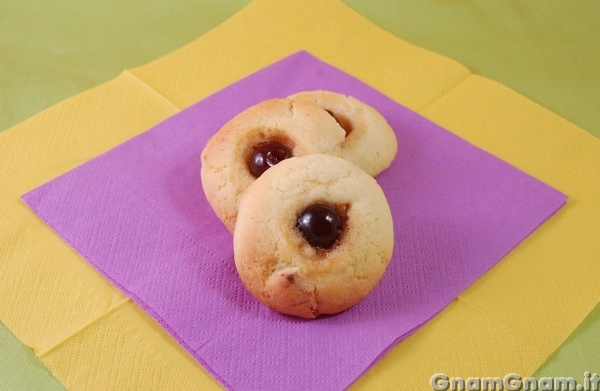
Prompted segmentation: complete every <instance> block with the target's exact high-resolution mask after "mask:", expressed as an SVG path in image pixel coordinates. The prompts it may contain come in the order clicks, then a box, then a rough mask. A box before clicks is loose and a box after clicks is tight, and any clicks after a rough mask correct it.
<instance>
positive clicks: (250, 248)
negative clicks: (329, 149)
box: [234, 154, 394, 318]
mask: <svg viewBox="0 0 600 391" xmlns="http://www.w3.org/2000/svg"><path fill="white" fill-rule="evenodd" d="M311 205H328V206H330V207H331V208H332V209H335V210H336V211H337V212H338V213H339V216H341V218H342V219H343V224H342V225H341V226H342V227H343V228H342V230H341V233H340V234H339V237H338V238H337V239H336V240H335V242H334V244H333V245H330V246H328V247H327V246H326V247H325V248H322V247H318V246H313V245H311V244H310V243H309V242H308V241H307V239H306V236H305V235H303V234H302V232H301V231H300V229H299V228H298V219H299V217H300V216H301V215H302V213H303V211H305V210H306V209H307V208H308V207H310V206H311ZM393 237H394V236H393V224H392V216H391V212H390V209H389V206H388V203H387V200H386V198H385V195H384V193H383V191H382V190H381V188H380V187H379V185H378V184H377V182H376V181H375V179H374V178H372V177H371V176H370V175H368V174H367V173H365V172H364V171H362V170H361V169H359V168H357V167H356V166H354V165H353V164H351V163H349V162H347V161H346V160H344V159H341V158H337V157H332V156H329V155H322V154H314V155H307V156H302V157H294V158H290V159H287V160H284V161H282V162H280V163H279V164H277V165H276V166H274V167H272V168H270V169H269V170H267V171H266V172H265V173H264V174H263V175H262V176H260V177H259V178H258V179H256V180H255V181H253V183H251V184H250V185H249V186H248V188H247V189H246V191H245V192H244V194H243V195H242V196H241V199H240V204H239V214H238V216H237V223H236V227H235V231H234V256H235V264H236V268H237V270H238V274H239V275H240V278H241V280H242V282H243V284H244V285H245V286H246V288H248V290H249V291H250V293H252V295H253V296H254V297H255V298H256V299H257V300H259V301H260V302H261V303H263V304H264V305H266V306H267V307H269V308H271V309H273V310H275V311H278V312H281V313H285V314H289V315H295V316H299V317H304V318H315V317H317V316H319V315H320V314H335V313H338V312H341V311H344V310H346V309H348V308H350V307H352V306H353V305H355V304H357V303H358V302H359V301H360V300H362V299H363V298H364V297H366V296H367V295H368V294H369V292H371V291H372V289H373V288H374V287H375V286H376V285H377V283H378V282H379V281H380V279H381V277H382V276H383V274H384V272H385V270H386V268H387V266H388V264H389V261H390V259H391V256H392V250H393V245H394V239H393Z"/></svg>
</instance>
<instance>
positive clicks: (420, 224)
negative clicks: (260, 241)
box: [23, 52, 566, 390]
mask: <svg viewBox="0 0 600 391" xmlns="http://www.w3.org/2000/svg"><path fill="white" fill-rule="evenodd" d="M312 89H328V90H333V91H338V92H341V93H346V94H350V95H353V96H355V97H357V98H358V99H361V100H363V101H365V102H367V103H369V104H371V105H373V106H374V107H375V108H377V109H378V110H379V111H380V112H381V113H382V114H383V115H384V116H385V117H386V118H387V120H388V122H389V123H390V125H391V126H392V127H393V128H394V130H395V132H396V135H397V137H398V144H399V146H400V150H399V153H398V156H397V157H396V160H395V161H394V163H393V164H392V166H391V167H390V168H389V169H388V170H387V171H385V172H384V173H382V174H381V175H380V176H379V177H378V178H377V179H378V181H379V183H380V184H381V186H382V188H383V190H384V191H385V193H386V196H387V198H388V201H389V204H390V206H391V209H392V212H393V217H394V229H395V238H396V242H395V250H394V255H393V259H392V261H391V264H390V267H389V269H388V271H387V272H386V274H385V276H384V278H383V280H382V281H381V283H380V284H379V285H378V287H377V288H376V289H375V290H374V291H373V292H372V294H371V295H370V296H368V297H367V298H366V299H365V300H364V301H362V302H361V303H360V304H358V305H357V306H356V307H354V308H352V309H350V310H349V311H346V312H344V313H342V314H339V315H336V316H331V317H324V318H319V319H317V320H313V321H305V320H301V319H296V318H292V317H288V316H284V315H280V314H277V313H273V312H271V311H270V310H268V309H266V308H264V307H262V306H261V305H260V304H258V303H257V302H256V301H255V300H254V299H253V298H252V297H251V296H250V295H249V294H248V293H247V292H246V290H245V288H244V287H243V286H242V284H241V283H240V281H239V279H238V277H237V274H236V271H235V265H234V262H233V250H232V237H231V235H230V234H229V233H228V232H227V230H226V229H225V227H224V226H223V225H222V224H221V223H220V221H219V220H218V219H217V218H216V217H215V214H214V213H213V211H212V210H211V208H210V206H209V205H208V203H207V201H206V199H205V197H204V194H203V191H202V187H201V184H200V176H199V175H200V174H199V172H200V158H199V157H200V151H201V150H202V148H203V147H204V145H205V143H206V141H207V140H208V139H209V137H210V136H212V135H213V134H214V133H215V132H216V131H217V130H218V129H219V128H220V127H221V126H222V125H223V124H224V123H225V122H226V121H227V120H229V119H230V118H231V117H232V116H234V115H235V114H237V113H238V112H240V111H242V110H243V109H245V108H247V107H249V106H251V105H253V104H255V103H258V102H259V101H262V100H264V99H267V98H272V97H283V96H287V95H289V94H292V93H295V92H298V91H302V90H312ZM23 198H24V200H25V201H26V202H27V203H28V204H29V205H30V207H31V208H32V209H33V210H35V212H36V213H37V214H38V215H39V216H40V217H41V218H42V219H43V220H44V221H46V222H47V223H48V224H49V225H50V226H51V227H52V228H53V229H54V230H55V231H56V232H57V233H58V234H59V235H60V236H62V238H64V240H66V241H67V242H68V243H69V244H70V245H71V246H72V247H73V248H75V249H76V250H77V251H78V252H79V253H80V254H81V255H82V256H83V257H85V259H87V260H88V261H89V262H90V263H91V264H92V265H93V266H94V267H96V269H98V270H99V271H100V272H101V273H102V274H103V275H104V276H106V278H108V279H109V280H110V281H112V282H113V283H114V284H115V285H116V286H118V287H119V288H120V289H121V290H122V291H123V292H125V293H126V294H127V295H129V296H130V297H131V298H132V299H133V300H135V301H136V302H137V303H138V304H139V305H140V306H142V307H143V308H144V309H145V310H146V311H147V312H148V313H149V314H150V315H152V316H153V317H154V318H155V319H156V320H157V321H158V322H159V323H160V324H161V325H162V326H163V327H164V328H165V329H166V330H167V331H168V332H170V333H171V334H172V335H173V337H174V338H175V339H176V340H177V341H179V342H180V343H181V344H182V345H183V346H184V347H185V348H186V349H187V350H188V351H189V352H190V353H191V354H192V355H193V356H194V357H195V358H196V359H197V360H198V361H200V362H201V363H202V364H203V365H204V366H205V367H206V368H207V369H208V370H209V371H210V372H211V373H212V374H213V375H214V376H215V377H216V378H217V379H218V380H219V381H220V382H221V383H222V384H223V385H224V386H226V387H227V388H229V389H235V390H283V389H285V390H325V389H327V390H335V389H343V388H346V387H348V386H349V385H350V384H351V383H352V382H353V381H355V380H356V379H357V378H358V377H359V376H360V375H361V374H362V373H363V372H364V371H365V370H366V369H367V368H368V367H369V366H371V365H372V364H373V362H374V361H375V360H377V358H378V357H380V356H381V355H382V354H383V353H384V352H385V351H386V350H388V349H389V348H390V347H391V346H393V345H394V344H396V343H397V342H398V341H400V340H402V339H403V338H405V337H406V336H407V335H408V334H409V333H411V332H412V331H413V330H415V329H416V328H418V327H420V326H421V325H422V324H423V323H424V322H426V321H427V320H428V319H430V318H431V317H432V316H434V315H435V314H436V313H438V312H439V311H440V310H442V309H443V308H444V307H445V306H446V305H447V304H449V303H450V302H451V301H452V300H453V299H454V298H456V296H457V295H458V294H459V293H461V292H462V291H463V290H464V289H465V288H467V287H468V286H469V285H470V284H471V283H473V282H474V281H475V280H476V279H477V278H478V277H480V276H481V275H482V274H483V273H485V272H486V271H487V270H488V269H490V268H491V267H492V266H493V265H494V264H495V263H496V262H498V261H499V260H500V259H501V258H502V257H503V256H504V255H505V254H507V253H508V252H509V251H510V250H511V249H512V248H513V247H515V246H516V245H517V244H518V243H519V242H520V241H521V240H523V239H524V238H525V237H526V236H527V235H528V234H530V233H531V232H532V231H534V230H535V229H536V227H538V226H539V225H540V224H542V223H543V222H544V221H545V220H546V219H548V218H549V217H550V216H551V215H552V214H554V213H555V212H556V211H557V210H558V209H559V208H560V207H561V206H562V205H563V204H564V203H565V201H566V197H565V196H564V195H563V194H561V193H559V192H557V191H556V190H554V189H552V188H550V187H548V186H547V185H545V184H543V183H541V182H539V181H538V180H536V179H534V178H532V177H531V176H529V175H527V174H525V173H523V172H521V171H519V170H517V169H516V168H514V167H512V166H510V165H509V164H507V163H505V162H503V161H501V160H499V159H497V158H495V157H493V156H492V155H490V154H488V153H486V152H485V151H482V150H480V149H478V148H476V147H474V146H473V145H470V144H468V143H467V142H465V141H463V140H462V139H460V138H458V137H457V136H455V135H453V134H451V133H450V132H448V131H446V130H444V129H442V128H441V127H439V126H438V125H436V124H434V123H432V122H430V121H429V120H427V119H424V118H422V117H421V116H419V115H418V114H416V113H414V112H412V111H410V110H408V109H406V108H405V107H403V106H401V105H399V104H398V103H396V102H394V101H392V100H391V99H389V98H387V97H386V96H384V95H382V94H381V93H379V92H377V91H376V90H374V89H372V88H371V87H369V86H367V85H365V84H363V83H362V82H360V81H359V80H357V79H355V78H353V77H351V76H349V75H347V74H345V73H343V72H341V71H340V70H338V69H335V68H333V67H332V66H330V65H328V64H325V63H323V62H321V61H319V60H318V59H316V58H314V57H312V56H311V55H310V54H308V53H306V52H300V53H297V54H294V55H292V56H290V57H287V58H285V59H283V60H281V61H279V62H277V63H276V64H274V65H271V66H269V67H267V68H265V69H263V70H261V71H259V72H257V73H255V74H253V75H251V76H249V77H247V78H245V79H243V80H241V81H239V82H237V83H235V84H233V85H231V86H229V87H227V88H225V89H223V90H221V91H220V92H218V93H216V94H214V95H212V96H210V97H208V98H207V99H205V100H203V101H201V102H199V103H197V104H195V105H193V106H192V107H190V108H188V109H186V110H183V111H182V112H180V113H179V114H177V115H175V116H173V117H171V118H169V119H168V120H166V121H164V122H163V123H161V124H159V125H157V126H156V127H154V128H153V129H151V130H149V131H148V132H146V133H144V134H141V135H139V136H138V137H135V138H133V139H132V140H129V141H127V142H125V143H123V144H121V145H119V146H118V147H116V148H114V149H113V150H111V151H109V152H107V153H105V154H103V155H101V156H99V157H98V158H96V159H93V160H91V161H89V162H87V163H85V164H83V165H82V166H80V167H78V168H76V169H74V170H72V171H70V172H68V173H66V174H64V175H62V176H61V177H59V178H57V179H55V180H53V181H51V182H49V183H47V184H45V185H43V186H41V187H39V188H37V189H35V190H33V191H31V192H29V193H27V194H26V195H24V196H23ZM259 234H260V233H259Z"/></svg>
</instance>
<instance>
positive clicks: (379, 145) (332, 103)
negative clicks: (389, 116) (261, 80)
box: [288, 90, 398, 176]
mask: <svg viewBox="0 0 600 391" xmlns="http://www.w3.org/2000/svg"><path fill="white" fill-rule="evenodd" d="M288 98H290V99H293V100H294V101H296V102H297V101H308V102H312V103H314V104H316V105H318V106H320V107H322V108H323V109H324V110H325V111H327V112H328V113H329V114H330V115H331V116H332V117H334V118H335V119H336V121H337V122H338V123H339V124H340V126H341V127H342V128H343V129H344V130H345V132H346V138H345V140H344V142H343V143H342V145H341V149H342V157H343V158H344V159H346V160H348V161H349V162H351V163H353V164H355V165H357V166H358V167H360V168H361V169H363V170H364V171H365V172H367V173H368V174H369V175H371V176H376V175H378V174H379V173H381V172H382V171H383V170H385V169H386V168H388V167H389V166H390V164H391V163H392V160H394V157H395V156H396V153H397V151H398V142H397V140H396V135H395V134H394V131H393V130H392V128H391V127H390V125H389V124H388V123H387V121H386V120H385V118H384V117H383V116H382V115H381V114H380V113H379V111H377V110H376V109H375V108H373V107H371V106H369V105H368V104H366V103H364V102H362V101H360V100H358V99H356V98H354V97H351V96H347V95H342V94H338V93H336V92H332V91H322V90H317V91H304V92H299V93H297V94H294V95H291V96H289V97H288Z"/></svg>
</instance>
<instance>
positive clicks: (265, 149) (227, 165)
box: [200, 98, 344, 232]
mask: <svg viewBox="0 0 600 391" xmlns="http://www.w3.org/2000/svg"><path fill="white" fill-rule="evenodd" d="M343 140H344V131H343V130H342V129H341V128H340V127H339V125H338V124H337V122H336V121H335V120H334V119H333V118H332V117H331V116H330V115H328V114H327V113H326V112H325V111H323V110H322V109H321V108H320V107H318V106H316V105H315V104H313V103H310V102H305V101H293V100H291V99H285V98H282V99H270V100H266V101H263V102H261V103H258V104H257V105H255V106H252V107H250V108H248V109H246V110H244V111H243V112H241V113H239V114H238V115H236V116H235V117H234V118H232V119H231V120H230V121H229V122H227V123H226V124H225V125H224V126H223V127H222V128H221V129H219V131H218V132H217V133H216V134H215V135H214V136H213V137H212V138H211V139H210V140H209V141H208V142H207V144H206V146H205V148H204V149H203V151H202V154H201V162H202V167H201V172H200V173H201V179H202V187H203V189H204V194H205V195H206V198H207V200H208V202H209V203H210V205H211V207H212V208H213V209H214V211H215V213H216V214H217V216H218V217H219V218H220V219H221V221H223V223H224V224H225V226H226V227H227V229H229V231H230V232H233V228H234V226H235V221H236V216H237V213H238V212H237V211H238V199H239V196H240V194H242V192H243V191H244V190H245V189H246V187H248V185H250V184H251V183H252V182H254V180H255V179H256V178H257V177H259V176H260V175H261V174H262V173H263V172H264V171H265V170H267V169H268V168H269V167H271V166H273V165H275V164H277V163H278V162H279V161H281V160H284V159H287V158H289V157H292V156H303V155H308V154H314V153H325V154H332V155H340V153H341V152H340V145H341V144H342V142H343Z"/></svg>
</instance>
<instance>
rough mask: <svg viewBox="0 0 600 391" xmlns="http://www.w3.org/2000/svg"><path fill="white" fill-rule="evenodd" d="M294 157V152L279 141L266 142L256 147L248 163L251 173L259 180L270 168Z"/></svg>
mask: <svg viewBox="0 0 600 391" xmlns="http://www.w3.org/2000/svg"><path fill="white" fill-rule="evenodd" d="M290 157H292V151H290V149H289V148H288V147H286V146H285V145H283V144H282V143H280V142H278V141H265V142H262V143H260V144H258V145H257V146H255V147H254V152H253V153H252V156H250V160H249V161H248V169H249V170H250V173H251V174H252V175H253V176H254V177H255V178H258V177H259V176H261V175H262V174H263V173H264V172H265V171H267V170H268V169H269V168H270V167H273V166H274V165H276V164H277V163H279V162H280V161H282V160H285V159H287V158H290Z"/></svg>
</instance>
